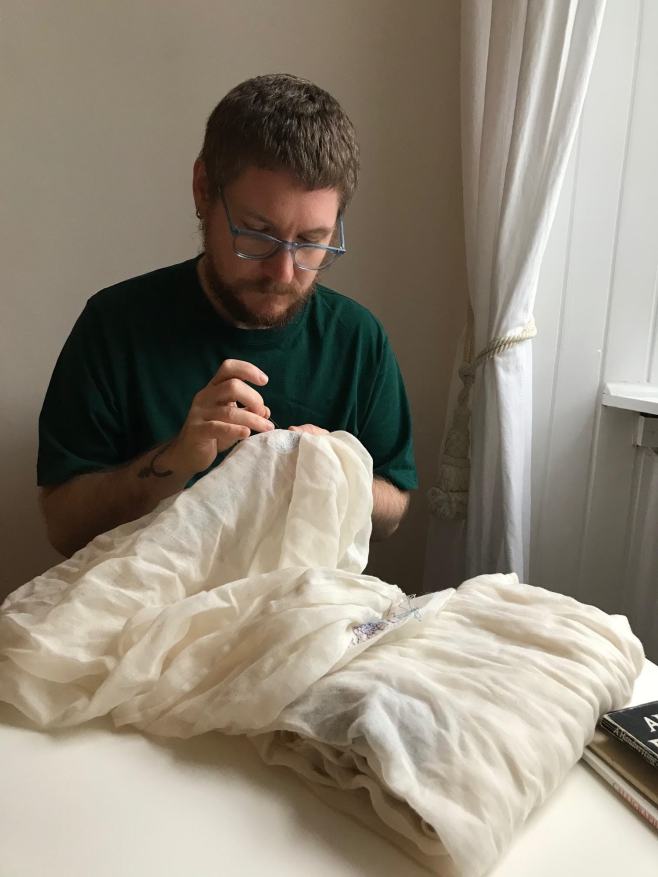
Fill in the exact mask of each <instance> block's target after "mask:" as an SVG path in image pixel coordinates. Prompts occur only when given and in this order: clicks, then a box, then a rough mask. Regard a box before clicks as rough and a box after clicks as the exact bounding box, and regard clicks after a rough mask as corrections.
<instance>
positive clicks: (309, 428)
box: [288, 423, 329, 435]
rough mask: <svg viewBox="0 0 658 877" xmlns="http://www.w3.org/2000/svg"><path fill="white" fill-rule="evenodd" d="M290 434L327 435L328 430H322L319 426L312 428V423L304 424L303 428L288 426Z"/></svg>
mask: <svg viewBox="0 0 658 877" xmlns="http://www.w3.org/2000/svg"><path fill="white" fill-rule="evenodd" d="M288 429H289V430H290V432H307V433H308V434H309V435H329V430H328V429H322V427H320V426H314V425H313V424H312V423H305V424H303V426H289V427H288Z"/></svg>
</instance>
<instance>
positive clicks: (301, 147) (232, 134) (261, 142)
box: [199, 73, 359, 210]
mask: <svg viewBox="0 0 658 877" xmlns="http://www.w3.org/2000/svg"><path fill="white" fill-rule="evenodd" d="M199 158H201V159H202V160H203V163H204V165H205V168H206V173H207V175H208V182H209V184H210V196H211V197H212V198H215V197H216V195H217V191H218V188H219V186H225V185H227V184H228V183H230V182H231V181H232V180H234V179H235V178H236V177H238V176H239V175H240V174H241V173H242V172H243V171H244V170H246V168H247V167H249V166H251V165H254V166H256V167H259V168H265V169H267V170H286V171H289V172H290V173H292V174H293V176H295V177H296V178H297V179H298V180H299V182H300V183H301V185H302V186H304V187H305V188H307V189H337V190H338V192H339V193H340V206H341V210H342V209H344V208H345V207H346V206H347V204H348V203H349V201H350V199H351V198H352V195H353V194H354V190H355V189H356V183H357V177H358V172H359V147H358V144H357V142H356V135H355V132H354V126H353V125H352V123H351V121H350V120H349V118H348V116H347V114H346V113H345V111H344V110H343V108H342V107H341V106H340V104H339V103H338V101H337V100H336V99H335V98H333V97H332V96H331V95H330V94H329V93H328V92H326V91H324V90H323V89H321V88H319V87H318V86H317V85H314V84H313V83H312V82H308V81H307V80H305V79H300V78H299V77H297V76H291V75H289V74H286V73H272V74H269V75H267V76H256V77H255V78H254V79H247V80H246V82H242V83H241V84H240V85H236V87H235V88H233V89H231V91H229V93H228V94H227V95H226V97H224V98H222V100H221V101H220V102H219V103H218V104H217V106H216V107H215V109H214V110H213V111H212V113H211V114H210V117H209V119H208V123H207V125H206V135H205V138H204V141H203V147H202V149H201V154H200V156H199Z"/></svg>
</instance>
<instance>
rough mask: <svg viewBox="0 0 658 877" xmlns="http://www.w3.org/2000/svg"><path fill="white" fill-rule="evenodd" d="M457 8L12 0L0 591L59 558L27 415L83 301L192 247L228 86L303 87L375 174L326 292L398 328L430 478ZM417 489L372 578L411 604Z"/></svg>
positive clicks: (2, 159)
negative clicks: (338, 115) (338, 105)
mask: <svg viewBox="0 0 658 877" xmlns="http://www.w3.org/2000/svg"><path fill="white" fill-rule="evenodd" d="M458 20H459V3H458V0H444V2H437V0H411V2H408V3H406V4H400V3H398V2H391V0H333V2H332V3H326V2H315V0H305V2H301V0H277V2H266V0H262V2H258V0H240V2H233V0H232V2H225V0H187V2H184V3H183V2H172V0H170V2H155V0H151V2H148V0H132V2H126V0H113V2H111V3H100V2H91V3H89V2H83V0H77V2H76V0H58V2H57V3H43V2H40V0H5V2H4V3H3V12H2V21H1V23H0V65H1V67H0V106H1V108H2V113H1V118H2V130H3V133H2V137H1V138H0V175H1V178H0V184H1V191H2V196H1V201H0V211H1V214H0V222H1V224H2V225H1V227H2V234H1V236H0V240H1V241H2V243H1V245H0V246H1V248H2V249H1V251H0V259H1V264H2V275H3V283H2V294H1V296H0V333H1V337H0V405H1V408H0V411H1V412H2V413H1V415H0V417H1V418H2V420H1V429H0V442H1V447H0V467H1V469H0V477H1V481H0V483H1V485H2V491H1V493H0V534H1V535H0V541H1V550H2V560H3V563H2V568H3V571H4V575H3V577H2V579H1V580H0V594H2V593H5V592H8V591H9V590H11V589H13V588H15V587H17V586H18V585H19V584H21V583H22V582H23V581H25V580H27V579H29V578H31V577H32V576H34V575H36V574H37V573H39V572H41V571H42V570H44V569H45V568H47V567H48V566H50V565H51V564H52V563H54V562H55V561H56V560H57V559H58V558H57V555H56V554H55V553H54V552H53V551H52V550H51V549H50V548H49V547H48V545H47V543H46V540H45V535H44V530H43V526H42V523H41V521H40V518H39V514H38V509H37V503H36V488H35V458H36V428H37V417H38V413H39V409H40V405H41V402H42V399H43V395H44V392H45V389H46V386H47V382H48V379H49V377H50V373H51V371H52V367H53V365H54V362H55V359H56V357H57V354H58V352H59V350H60V348H61V345H62V343H63V341H64V339H65V337H66V335H67V333H68V331H69V330H70V328H71V326H72V324H73V321H74V320H75V318H76V316H77V315H78V313H79V312H80V310H81V308H82V306H83V304H84V302H85V300H86V299H87V298H88V297H89V295H91V294H92V293H93V292H95V291H96V290H98V289H100V288H102V287H103V286H107V285H108V284H111V283H114V282H116V281H119V280H121V279H123V278H125V277H128V276H131V275H134V274H138V273H141V272H144V271H147V270H149V269H151V268H154V267H158V266H161V265H166V264H171V263H173V262H176V261H179V260H182V259H184V258H187V257H189V256H190V255H193V254H194V253H195V252H196V251H197V240H196V222H195V217H194V212H193V205H192V197H191V192H190V180H191V168H192V162H193V160H194V157H195V155H196V152H197V150H198V148H199V145H200V141H201V137H202V131H203V126H204V123H205V119H206V117H207V115H208V113H209V112H210V110H211V109H212V107H213V106H214V104H215V103H216V102H217V100H218V99H219V98H220V97H221V96H222V95H223V94H224V93H225V92H226V91H227V90H228V89H229V88H230V87H231V86H233V85H234V84H236V83H237V82H239V81H241V80H242V79H245V78H247V77H249V76H252V75H256V74H258V73H263V72H271V71H286V72H292V73H296V74H299V75H302V76H305V77H308V78H310V79H313V80H314V81H316V82H317V83H318V84H320V85H322V86H323V87H325V88H327V89H328V90H329V91H331V92H332V93H333V94H335V95H336V97H338V99H339V100H340V101H341V102H342V103H343V104H344V106H345V107H346V109H347V110H348V112H349V114H350V115H351V117H352V119H353V121H354V123H355V124H356V127H357V129H358V131H359V134H360V139H361V143H362V153H363V173H362V180H361V186H360V190H359V192H358V194H357V197H356V199H355V201H354V204H353V207H352V209H351V211H350V213H349V215H348V218H347V235H348V242H349V245H350V249H351V252H350V255H349V256H348V257H346V258H345V259H344V260H343V264H341V265H340V266H338V267H337V268H336V269H335V270H334V271H333V272H332V273H331V275H330V276H329V277H328V280H327V282H328V283H329V284H330V285H332V286H334V287H336V288H337V289H339V290H340V291H342V292H344V293H346V294H348V295H351V296H352V297H354V298H356V299H358V300H359V301H361V302H363V303H364V304H366V305H367V306H368V307H370V308H371V310H373V311H374V312H375V313H376V314H377V315H378V316H379V317H380V318H381V319H382V320H383V322H384V324H385V326H386V327H387V329H388V331H389V334H390V337H391V339H392V342H393V345H394V347H395V349H396V351H397V354H398V357H399V360H400V363H401V365H402V369H403V372H404V375H405V378H406V381H407V385H408V390H409V394H410V397H411V402H412V408H413V413H414V417H415V436H416V445H417V457H418V463H419V469H420V475H421V481H422V488H423V490H424V489H427V487H428V486H429V483H430V481H431V478H432V476H433V474H434V470H435V466H436V450H437V444H438V438H439V436H440V433H441V430H442V425H443V412H444V409H445V403H446V395H447V383H448V379H447V375H448V372H449V368H450V364H451V361H452V356H453V352H454V347H455V336H456V323H457V322H458V316H459V310H460V300H461V293H462V290H463V284H464V278H463V254H462V249H463V243H462V238H461V194H460V184H459V176H460V174H459V135H458V126H459V107H458V44H459V39H458ZM426 523H427V515H426V509H425V502H424V497H423V496H422V492H419V493H418V494H416V496H415V501H414V503H413V507H412V512H411V514H410V516H409V518H408V519H407V520H406V521H405V523H404V525H403V527H402V528H401V531H400V533H399V534H398V535H397V536H396V537H395V539H394V540H393V541H392V542H390V543H389V544H386V545H383V546H378V547H377V548H376V549H375V551H374V553H373V560H372V563H371V568H370V571H371V572H373V573H375V574H378V575H381V576H382V577H385V578H387V579H388V580H389V581H397V582H399V583H400V584H403V585H404V586H405V587H406V588H407V589H409V590H418V589H419V588H420V584H419V583H420V581H421V568H422V562H423V557H424V546H425V531H426Z"/></svg>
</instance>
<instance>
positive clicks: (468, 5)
mask: <svg viewBox="0 0 658 877" xmlns="http://www.w3.org/2000/svg"><path fill="white" fill-rule="evenodd" d="M604 8H605V0H462V24H461V92H462V100H461V111H462V122H461V125H462V130H461V133H462V162H463V184H464V223H465V236H466V260H467V269H468V289H469V320H468V325H467V328H466V342H465V345H464V364H463V365H462V368H461V369H460V371H459V374H460V377H461V381H462V384H463V386H462V388H461V394H460V396H459V399H458V401H457V402H456V405H455V407H454V410H453V411H452V412H450V413H449V420H448V422H449V424H450V427H449V430H448V432H447V438H446V442H445V446H444V450H443V457H442V462H441V467H440V471H439V477H438V481H437V484H436V485H435V487H434V488H432V490H430V492H429V497H430V505H431V508H432V511H433V513H434V515H435V516H436V517H437V518H438V519H442V520H443V521H453V522H454V521H456V520H459V519H460V518H465V519H466V528H465V542H466V546H465V565H464V572H465V574H466V575H467V576H473V575H477V574H480V573H490V572H491V573H493V572H515V573H517V575H518V576H519V578H520V579H521V580H522V581H527V571H528V554H529V534H530V448H531V434H532V342H531V340H530V339H531V338H532V337H533V335H534V334H536V329H535V326H534V320H533V316H532V312H533V305H534V299H535V293H536V290H537V283H538V277H539V270H540V266H541V261H542V257H543V254H544V250H545V248H546V242H547V238H548V234H549V231H550V227H551V224H552V221H553V217H554V214H555V209H556V206H557V199H558V195H559V192H560V188H561V185H562V181H563V178H564V174H565V171H566V166H567V160H568V157H569V153H570V150H571V147H572V144H573V141H574V138H575V134H576V130H577V127H578V121H579V118H580V113H581V110H582V106H583V101H584V98H585V92H586V89H587V83H588V80H589V75H590V71H591V67H592V62H593V59H594V54H595V51H596V45H597V42H598V37H599V31H600V26H601V21H602V18H603V12H604ZM453 395H455V394H453ZM471 395H472V398H471V399H470V398H469V397H470V396H471ZM469 401H470V406H472V415H471V417H470V438H469ZM469 451H470V453H469ZM469 456H470V470H469ZM442 526H445V525H444V524H443V523H442V522H440V523H439V524H437V523H434V525H433V528H432V530H431V531H430V533H431V535H430V539H433V538H434V539H437V540H438V541H439V542H441V536H440V534H438V535H437V531H438V530H440V528H441V527H442ZM450 532H451V536H450V543H451V547H450V551H452V552H453V553H454V552H457V554H459V553H460V552H463V550H464V546H463V543H464V539H463V538H455V537H456V535H457V534H456V533H455V530H454V525H453V529H452V530H451V531H450ZM432 533H433V535H432ZM445 547H446V540H445V536H444V538H443V549H442V553H444V549H445ZM431 555H432V552H431V546H430V551H429V552H428V562H431ZM439 562H440V563H444V564H447V566H448V567H451V568H452V569H455V568H459V567H460V565H461V564H460V559H459V558H457V559H455V557H453V558H446V557H445V556H444V557H442V558H441V559H440V560H439ZM426 584H427V579H426Z"/></svg>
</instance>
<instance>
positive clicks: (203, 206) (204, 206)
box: [192, 158, 210, 219]
mask: <svg viewBox="0 0 658 877" xmlns="http://www.w3.org/2000/svg"><path fill="white" fill-rule="evenodd" d="M192 192H193V194H194V203H195V205H196V209H197V215H199V216H200V217H201V219H203V218H204V217H205V215H206V213H207V212H208V207H209V204H210V198H209V191H208V174H207V173H206V166H205V164H204V163H203V160H202V159H200V158H197V160H196V161H195V162H194V171H193V174H192Z"/></svg>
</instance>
